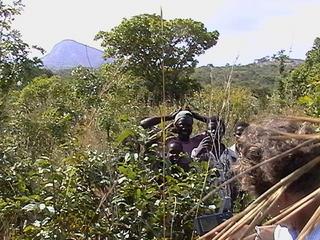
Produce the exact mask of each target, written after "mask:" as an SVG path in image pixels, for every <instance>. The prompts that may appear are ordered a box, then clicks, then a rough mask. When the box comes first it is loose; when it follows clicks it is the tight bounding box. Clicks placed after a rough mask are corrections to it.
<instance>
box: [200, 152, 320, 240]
mask: <svg viewBox="0 0 320 240" xmlns="http://www.w3.org/2000/svg"><path fill="white" fill-rule="evenodd" d="M319 163H320V156H319V157H316V158H314V159H313V160H312V161H310V162H308V163H307V164H305V165H304V166H302V167H300V168H299V169H297V170H296V171H294V172H292V173H291V174H290V175H288V176H287V177H285V178H283V179H282V180H281V181H280V182H279V183H277V184H276V185H274V186H273V187H272V188H270V189H269V190H268V191H266V192H265V193H264V194H262V195H261V196H260V197H258V198H257V199H256V200H255V201H254V202H253V203H252V204H251V205H249V207H247V208H246V209H245V210H244V212H245V214H247V213H248V212H249V213H248V214H247V215H246V216H244V215H245V214H243V213H240V214H241V215H242V216H243V217H242V218H241V219H240V220H239V221H240V222H239V224H236V226H233V227H232V229H233V230H234V229H237V230H239V229H240V228H241V227H244V225H245V224H246V223H247V222H248V221H247V218H248V217H250V216H252V215H253V214H252V212H256V209H257V208H258V209H260V210H261V209H262V206H263V203H265V202H269V203H270V199H272V198H273V197H272V195H273V194H275V193H276V191H278V190H279V189H280V188H286V187H287V186H289V185H290V184H291V183H292V182H293V181H295V180H297V179H298V178H299V177H301V176H302V175H303V174H305V173H306V172H308V171H309V170H310V169H311V168H313V167H314V166H315V165H317V164H319ZM261 202H262V203H261ZM255 204H256V206H257V207H255ZM319 211H320V210H319ZM266 214H268V213H267V212H266V213H265V215H266ZM217 229H218V228H215V229H213V230H211V231H210V232H209V233H208V234H206V235H204V236H203V237H201V238H200V239H204V237H209V236H210V235H213V236H214V235H215V232H217ZM234 233H235V231H232V230H230V229H229V230H228V231H227V232H224V234H218V235H216V237H214V238H213V239H214V240H224V239H226V238H228V237H230V236H232V235H233V234H234Z"/></svg>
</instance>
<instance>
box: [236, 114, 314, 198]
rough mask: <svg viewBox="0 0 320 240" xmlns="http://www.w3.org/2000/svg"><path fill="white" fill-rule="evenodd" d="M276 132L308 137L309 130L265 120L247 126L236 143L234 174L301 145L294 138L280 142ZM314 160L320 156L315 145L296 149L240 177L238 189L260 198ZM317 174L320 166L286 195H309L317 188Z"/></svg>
mask: <svg viewBox="0 0 320 240" xmlns="http://www.w3.org/2000/svg"><path fill="white" fill-rule="evenodd" d="M279 132H284V133H292V134H297V135H298V134H306V133H312V132H313V130H312V129H311V128H309V127H306V125H305V124H301V123H299V122H296V121H289V120H285V119H268V120H264V121H262V122H260V123H257V124H250V125H249V126H248V127H247V128H246V129H245V130H244V131H243V133H242V136H241V137H240V139H239V151H240V161H239V166H238V169H236V170H237V171H239V172H242V171H244V170H246V169H248V168H250V167H252V166H254V165H256V164H258V163H260V162H263V161H265V160H267V159H270V158H272V157H274V156H278V155H279V154H281V153H283V152H285V151H287V150H289V149H292V148H294V147H296V146H297V145H299V144H301V143H302V142H303V141H305V140H299V139H297V138H285V139H284V138H281V137H280V136H281V134H280V133H279ZM317 156H320V147H319V145H317V144H310V145H308V146H305V147H302V148H299V149H298V150H297V151H294V152H292V153H290V154H287V155H285V156H282V157H280V158H278V159H277V160H274V161H272V162H270V163H267V164H264V165H262V166H261V167H258V168H256V169H255V170H252V171H250V172H248V173H246V174H244V175H243V176H242V177H241V178H240V182H241V185H242V188H243V189H244V190H248V191H250V192H252V193H253V194H255V195H261V194H263V193H264V192H265V191H267V190H268V189H269V188H270V187H272V186H274V185H275V184H276V183H278V182H279V181H280V180H281V179H283V178H285V177H286V176H288V175H289V174H291V173H292V172H294V171H295V170H297V169H298V168H300V167H301V166H303V165H305V164H306V163H307V162H309V161H311V160H312V159H314V158H315V157H317ZM319 172H320V166H319V165H317V167H314V168H313V169H312V170H310V171H309V172H307V173H306V174H304V175H302V176H301V177H300V178H299V179H298V180H296V181H294V182H293V183H292V184H291V185H290V186H289V187H288V189H287V190H286V194H291V195H294V194H295V195H306V194H308V193H310V192H312V191H313V190H314V189H315V188H317V187H318V186H319V185H320V179H319V178H320V177H319V176H320V174H319Z"/></svg>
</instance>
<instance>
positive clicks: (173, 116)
mask: <svg viewBox="0 0 320 240" xmlns="http://www.w3.org/2000/svg"><path fill="white" fill-rule="evenodd" d="M181 110H182V108H181V107H180V108H179V109H177V110H174V111H173V112H171V113H169V115H168V120H173V119H174V118H175V117H176V115H177V114H178V112H180V111H181Z"/></svg>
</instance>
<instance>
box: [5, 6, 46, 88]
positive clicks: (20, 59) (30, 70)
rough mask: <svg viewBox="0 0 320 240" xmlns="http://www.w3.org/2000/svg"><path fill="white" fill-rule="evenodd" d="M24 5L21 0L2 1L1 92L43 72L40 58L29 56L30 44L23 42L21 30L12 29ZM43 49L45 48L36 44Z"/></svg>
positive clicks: (22, 83) (23, 83)
mask: <svg viewBox="0 0 320 240" xmlns="http://www.w3.org/2000/svg"><path fill="white" fill-rule="evenodd" d="M23 7H24V5H23V4H22V1H21V0H16V1H12V4H11V5H9V4H4V3H3V2H2V1H0V94H6V93H7V92H8V91H9V90H10V89H12V88H15V87H17V86H21V85H25V83H26V82H27V81H29V80H31V79H32V78H34V77H35V76H39V75H40V74H41V73H46V74H47V75H48V74H50V73H49V72H48V71H45V70H42V69H41V66H42V63H41V61H40V59H38V58H33V59H30V58H28V54H29V52H30V46H29V45H28V44H27V43H25V42H23V40H22V39H21V34H20V32H19V31H17V30H15V29H12V22H13V21H14V18H15V16H16V15H20V14H21V11H22V10H23ZM34 48H36V49H38V50H40V51H43V49H41V48H39V47H36V46H34Z"/></svg>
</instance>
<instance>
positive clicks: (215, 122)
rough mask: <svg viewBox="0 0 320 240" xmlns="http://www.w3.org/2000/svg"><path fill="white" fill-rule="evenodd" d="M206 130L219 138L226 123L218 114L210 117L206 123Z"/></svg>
mask: <svg viewBox="0 0 320 240" xmlns="http://www.w3.org/2000/svg"><path fill="white" fill-rule="evenodd" d="M207 129H208V132H209V133H210V135H211V136H213V137H214V138H215V139H216V140H221V138H222V137H223V136H224V134H225V131H226V125H225V123H224V121H223V120H222V119H221V118H219V117H218V116H213V117H210V118H209V120H208V125H207Z"/></svg>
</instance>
